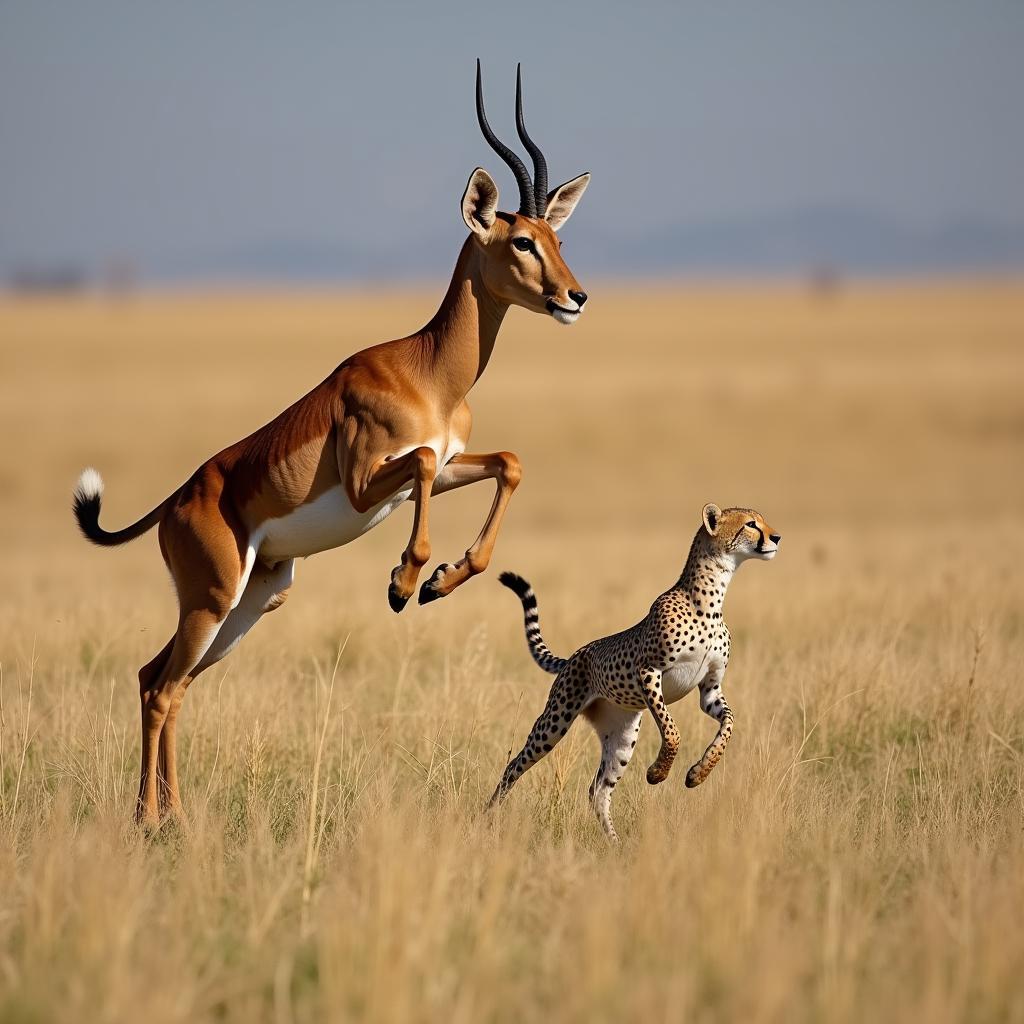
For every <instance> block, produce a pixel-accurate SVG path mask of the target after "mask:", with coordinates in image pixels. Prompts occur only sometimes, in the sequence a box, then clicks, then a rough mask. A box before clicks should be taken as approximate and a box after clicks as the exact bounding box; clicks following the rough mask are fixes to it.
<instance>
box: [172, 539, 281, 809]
mask: <svg viewBox="0 0 1024 1024" xmlns="http://www.w3.org/2000/svg"><path fill="white" fill-rule="evenodd" d="M294 578H295V562H294V560H292V559H288V560H287V561H285V562H279V563H278V564H277V565H276V566H274V567H272V568H271V567H269V566H267V565H265V564H263V563H262V562H260V561H258V560H257V561H256V563H255V564H254V565H253V568H252V571H251V572H250V574H249V579H248V582H247V583H246V585H245V590H244V591H243V592H242V596H241V598H240V599H239V601H238V604H237V605H235V607H234V608H232V609H231V611H230V612H228V615H227V618H226V619H225V620H224V622H223V624H222V625H221V627H220V628H219V629H218V630H217V636H216V637H215V638H214V641H213V643H212V644H210V647H209V648H208V650H207V651H206V653H205V654H204V655H203V657H202V659H201V660H200V661H199V664H198V665H196V667H195V668H194V669H193V670H192V671H191V672H190V673H189V674H188V675H187V676H186V677H185V678H184V679H183V680H182V681H181V682H180V683H179V684H178V686H177V687H176V689H175V691H174V694H173V696H172V697H171V704H170V707H169V708H168V710H167V718H166V720H165V721H164V725H163V729H162V730H161V731H160V751H159V758H158V770H159V781H160V787H159V789H160V794H159V805H160V814H161V817H162V816H164V815H167V814H180V813H181V794H180V792H179V789H178V763H177V751H176V742H175V740H176V733H177V722H178V713H179V712H180V711H181V705H182V702H183V701H184V699H185V693H186V691H187V690H188V688H189V686H190V685H191V684H192V683H193V682H195V680H196V678H197V677H198V676H199V675H200V674H201V673H203V672H205V671H206V670H207V669H208V668H210V667H211V666H213V665H216V664H217V662H218V661H220V660H221V659H223V658H226V657H227V656H228V655H229V654H230V653H231V652H232V651H233V650H234V649H235V648H236V647H237V646H238V644H239V643H240V642H241V640H242V638H243V637H244V636H245V634H246V633H248V632H249V630H250V629H252V627H253V626H254V625H255V624H256V623H257V622H258V621H259V619H260V618H261V617H262V616H263V615H265V614H266V613H267V612H271V611H273V610H274V609H275V608H280V607H281V605H282V604H284V602H285V600H286V599H287V597H288V591H289V589H290V588H291V585H292V580H293V579H294Z"/></svg>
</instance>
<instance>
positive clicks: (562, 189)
mask: <svg viewBox="0 0 1024 1024" xmlns="http://www.w3.org/2000/svg"><path fill="white" fill-rule="evenodd" d="M589 184H590V172H589V171H586V172H584V173H583V174H581V175H580V176H579V177H578V178H572V179H571V180H570V181H567V182H565V184H564V185H559V186H558V188H556V189H555V190H554V191H553V192H549V193H548V208H547V213H545V214H544V219H545V220H546V221H547V222H548V226H549V227H550V228H551V230H552V231H557V230H558V229H559V228H560V227H561V226H562V225H563V224H564V223H565V222H566V221H567V220H568V219H569V218H570V217H571V216H572V211H573V210H575V209H576V204H577V203H578V202H579V201H580V198H581V197H582V195H583V193H584V192H586V190H587V186H588V185H589Z"/></svg>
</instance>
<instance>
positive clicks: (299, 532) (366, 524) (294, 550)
mask: <svg viewBox="0 0 1024 1024" xmlns="http://www.w3.org/2000/svg"><path fill="white" fill-rule="evenodd" d="M443 444H444V442H443V441H442V440H441V439H440V438H434V439H432V440H430V441H427V442H426V447H429V448H433V449H434V451H435V452H436V453H437V457H438V462H439V465H438V468H439V469H440V467H441V466H443V465H445V464H446V463H447V462H448V461H449V459H451V458H453V457H454V456H456V455H458V454H459V453H460V452H461V451H462V450H463V447H462V445H463V442H460V441H458V440H457V439H456V438H454V437H453V438H451V439H450V440H449V441H448V443H447V445H446V446H445V447H444V448H442V445H443ZM414 447H416V446H415V445H412V446H410V447H408V448H403V449H401V450H400V451H396V452H395V455H394V457H395V458H397V457H398V456H400V455H404V454H406V452H410V451H412V449H413V448H414ZM410 494H412V484H409V486H408V487H403V488H402V490H400V491H396V492H395V493H394V494H393V495H392V496H391V497H390V498H386V499H385V500H384V501H382V502H381V503H380V504H379V505H375V506H374V507H373V508H371V509H370V510H369V511H368V512H357V511H356V510H355V509H354V508H353V507H352V502H350V501H349V500H348V494H346V493H345V488H344V487H343V486H342V485H341V484H339V485H338V486H337V487H332V488H331V489H330V490H329V491H324V493H323V494H321V495H320V497H319V498H317V499H316V500H315V501H310V502H307V503H306V504H305V505H300V506H299V507H298V508H297V509H295V510H294V511H293V512H289V513H288V515H286V516H281V517H280V518H278V519H268V520H266V522H264V523H263V524H262V525H261V526H260V528H259V530H258V532H257V534H258V535H257V539H258V542H259V543H258V550H259V553H260V556H261V557H262V558H264V560H265V561H268V562H275V561H282V560H283V559H285V558H305V557H307V556H308V555H315V554H317V552H320V551H329V550H330V549H331V548H338V547H341V546H342V544H348V543H349V542H350V541H353V540H355V539H356V538H357V537H361V536H362V535H363V534H364V533H366V532H367V531H368V530H372V529H373V528H374V527H375V526H378V525H379V524H380V523H382V522H384V520H385V519H387V517H388V516H389V515H391V513H392V512H394V511H395V509H396V508H398V506H399V505H401V504H402V503H403V502H404V501H406V499H407V498H408V497H409V495H410Z"/></svg>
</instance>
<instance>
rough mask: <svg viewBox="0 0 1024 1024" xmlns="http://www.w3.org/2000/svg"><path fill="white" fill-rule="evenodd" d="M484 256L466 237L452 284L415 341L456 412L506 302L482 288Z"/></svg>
mask: <svg viewBox="0 0 1024 1024" xmlns="http://www.w3.org/2000/svg"><path fill="white" fill-rule="evenodd" d="M482 259H483V257H482V254H481V252H480V250H479V249H478V248H477V246H476V245H475V244H474V242H473V239H472V237H470V238H467V239H466V243H465V245H463V247H462V251H461V252H460V253H459V258H458V261H457V262H456V264H455V272H454V273H453V274H452V280H451V284H450V285H448V291H447V293H446V294H445V297H444V299H443V300H442V302H441V306H440V308H439V309H438V311H437V312H436V313H435V314H434V316H433V318H432V319H431V321H430V323H428V324H427V325H426V327H424V328H423V330H421V331H420V332H419V333H418V334H417V335H416V338H417V340H419V341H420V342H421V344H422V345H423V346H424V357H425V362H426V365H427V371H428V373H429V374H430V376H431V378H432V383H433V385H434V387H435V388H436V389H437V390H438V391H439V392H440V397H442V400H444V401H445V402H446V404H448V405H449V406H450V407H452V408H454V407H455V406H456V405H458V404H459V402H461V401H462V400H463V399H464V398H465V397H466V395H467V393H468V392H469V389H470V388H471V387H472V386H473V385H474V384H475V383H476V382H477V380H479V378H480V375H481V374H482V373H483V372H484V369H485V368H486V367H487V362H488V360H489V359H490V358H491V352H493V351H494V341H495V339H496V338H497V336H498V329H499V328H500V327H501V321H502V320H503V319H504V316H505V313H506V312H507V311H508V303H505V302H501V301H500V300H498V299H496V298H495V297H494V296H493V295H492V294H491V293H490V292H489V291H488V290H487V288H486V287H485V286H484V282H483V273H482V270H483V268H482V265H481V264H482Z"/></svg>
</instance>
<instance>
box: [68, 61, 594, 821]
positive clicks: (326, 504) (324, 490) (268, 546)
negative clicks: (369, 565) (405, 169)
mask: <svg viewBox="0 0 1024 1024" xmlns="http://www.w3.org/2000/svg"><path fill="white" fill-rule="evenodd" d="M476 111H477V118H478V120H479V122H480V129H481V131H482V132H483V134H484V138H485V139H486V140H487V142H488V143H489V144H490V146H491V147H492V148H493V149H494V150H495V152H497V153H498V154H499V156H501V158H502V160H504V161H505V163H506V164H508V166H509V168H511V170H512V172H513V174H514V175H515V178H516V182H517V184H518V186H519V210H518V212H517V213H514V214H512V213H501V212H500V211H499V210H498V188H497V186H496V185H495V184H494V181H493V179H492V178H491V176H490V175H489V174H488V173H487V172H486V171H485V170H483V168H480V167H478V168H477V169H476V170H475V171H473V173H472V175H470V178H469V184H468V185H467V186H466V191H465V193H464V194H463V197H462V217H463V220H464V221H465V222H466V226H467V227H468V228H469V231H470V234H469V237H468V238H467V239H466V242H465V244H464V245H463V246H462V251H461V252H460V253H459V258H458V260H457V262H456V264H455V272H454V274H453V275H452V280H451V284H450V285H449V286H448V291H447V293H446V294H445V297H444V299H443V301H442V302H441V306H440V308H439V309H438V311H437V313H435V314H434V316H433V318H432V319H431V320H430V322H429V323H428V324H427V325H426V326H425V327H424V328H423V329H422V330H420V331H417V332H416V333H415V334H411V335H409V336H408V337H406V338H401V339H399V340H397V341H389V342H387V343H385V344H382V345H375V346H374V347H372V348H368V349H365V350H363V351H362V352H358V353H357V354H356V355H354V356H350V357H349V358H348V359H346V360H345V361H344V362H343V363H342V364H341V365H340V366H339V367H338V368H337V369H336V370H335V371H334V372H333V373H331V375H330V376H329V377H328V378H327V379H326V380H325V381H323V383H321V384H319V385H317V387H315V388H314V389H313V390H312V391H311V392H309V394H308V395H306V396H305V397H304V398H300V399H299V400H298V401H297V402H296V403H295V404H294V405H292V406H290V407H289V408H288V409H286V410H285V411H284V412H283V413H281V415H280V416H278V417H277V418H276V419H274V420H272V421H271V422H270V423H268V424H267V425H266V426H264V427H261V428H260V429H259V430H257V431H256V432H255V433H254V434H250V435H249V437H247V438H245V439H244V440H242V441H239V442H238V443H237V444H233V445H231V446H230V447H229V448H225V449H224V450H223V451H222V452H220V453H219V454H218V455H215V456H213V458H211V459H209V460H208V461H207V462H204V463H203V465H201V466H200V467H199V469H197V470H196V472H195V473H194V474H193V475H192V476H191V477H190V478H189V479H188V480H187V481H186V482H185V483H184V484H183V485H182V486H181V487H179V488H178V489H177V490H175V491H174V493H173V494H171V495H170V496H169V497H168V498H166V499H165V500H164V501H162V502H161V503H160V504H159V505H157V507H156V508H154V509H153V510H152V511H151V512H149V513H147V514H146V515H145V516H143V517H142V519H140V520H139V521H138V522H137V523H134V524H133V525H131V526H128V527H126V528H125V529H123V530H119V531H117V532H115V533H109V532H107V531H106V530H104V529H102V528H101V527H100V525H99V513H100V496H101V494H102V491H103V483H102V481H101V480H100V477H99V474H98V473H96V471H95V470H92V469H87V470H85V472H84V473H82V476H81V478H80V479H79V482H78V487H77V489H76V491H75V498H74V512H75V516H76V518H77V519H78V524H79V526H80V527H81V529H82V532H83V533H84V534H85V536H86V537H87V538H88V539H89V540H91V541H93V543H95V544H101V545H107V546H110V545H115V544H123V543H125V542H126V541H130V540H134V539H135V538H136V537H139V536H141V535H142V534H143V533H145V532H146V531H147V530H149V529H151V528H152V527H153V526H156V525H157V524H159V527H160V530H159V537H160V551H161V553H162V555H163V558H164V561H165V562H166V563H167V567H168V568H169V569H170V571H171V575H172V577H173V579H174V583H175V587H176V588H177V593H178V604H179V617H178V628H177V630H176V631H175V633H174V636H172V637H171V639H170V640H168V641H167V643H166V644H165V645H164V648H163V650H161V651H160V653H159V654H157V655H156V657H155V658H153V660H152V661H150V662H149V663H148V664H147V665H144V666H143V667H142V669H140V671H139V685H140V693H141V698H142V771H141V780H140V783H139V798H138V805H137V809H136V819H137V820H138V821H139V822H140V823H142V824H146V825H152V824H155V823H157V822H158V821H159V820H160V817H161V815H162V814H166V813H174V812H177V811H179V810H180V807H181V800H180V796H179V793H178V773H177V767H176V762H175V742H174V740H175V723H176V719H177V716H178V712H179V709H180V707H181V703H182V700H183V698H184V696H185V691H186V690H187V688H188V686H189V685H190V684H191V682H192V681H193V680H194V679H195V678H196V677H197V676H198V675H199V674H200V673H201V672H203V671H204V670H205V669H207V668H209V667H210V666H211V665H213V664H215V663H216V662H218V661H220V660H221V658H223V657H225V656H226V655H227V654H228V653H229V652H230V651H231V650H232V649H233V648H234V647H235V646H236V645H237V644H238V642H239V641H240V640H241V639H242V637H243V636H245V634H246V633H247V632H248V631H249V630H250V629H251V628H252V626H253V625H254V624H255V622H256V621H257V619H259V618H260V616H261V615H263V614H264V613H265V612H269V611H272V610H273V609H274V608H277V607H279V606H280V605H281V604H282V603H283V602H284V600H285V598H286V596H287V594H288V589H289V587H290V586H291V583H292V578H293V571H294V560H295V559H296V558H303V557H305V556H307V555H312V554H316V553H317V552H318V551H326V550H327V549H329V548H335V547H340V546H341V545H342V544H347V543H349V542H350V541H352V540H355V538H356V537H359V536H361V535H362V534H364V533H366V532H367V530H370V529H372V528H373V527H374V526H376V525H377V524H378V523H380V522H382V521H383V520H384V519H385V518H387V516H389V515H390V514H391V513H392V512H393V511H394V510H395V509H396V508H397V507H398V506H399V505H401V504H402V502H404V501H405V500H406V499H407V498H410V497H411V498H412V500H413V503H414V506H415V508H414V512H413V523H412V534H411V536H410V538H409V543H408V545H407V546H406V548H405V551H403V552H402V559H401V564H400V565H398V566H397V567H396V568H395V569H394V571H393V572H392V573H391V583H390V586H389V588H388V601H389V602H390V604H391V607H392V608H393V609H394V610H395V611H396V612H399V611H401V610H402V608H404V607H405V604H406V602H407V601H408V600H409V598H410V597H411V596H412V594H413V592H414V590H415V589H416V582H417V577H418V576H419V573H420V570H421V569H422V567H423V566H424V564H426V562H427V560H428V559H429V557H430V535H429V529H428V523H429V512H430V499H431V497H432V496H433V495H436V494H443V493H444V492H445V491H451V490H454V489H455V488H457V487H465V486H466V485H467V484H474V483H478V482H480V481H483V480H494V481H496V483H497V492H496V494H495V497H494V501H493V503H492V505H491V508H490V511H489V512H488V514H487V518H486V519H485V521H484V525H483V527H482V529H481V530H480V534H479V536H478V537H477V538H476V540H475V541H473V543H472V544H471V545H470V547H469V548H468V550H467V551H466V553H465V555H464V556H463V557H462V558H461V559H460V560H459V561H458V562H456V563H455V564H454V565H452V564H449V563H445V564H443V565H441V566H439V567H438V568H437V570H436V571H435V572H434V574H433V575H432V576H431V577H430V579H429V580H428V581H427V582H425V583H424V584H423V586H422V587H421V588H420V592H419V602H420V604H426V603H427V602H428V601H434V600H436V599H437V598H440V597H446V596H447V595H448V594H450V593H451V592H452V591H453V590H454V589H455V588H456V587H458V586H460V585H461V584H463V583H465V581H466V580H467V579H469V577H470V576H473V575H475V574H476V573H479V572H482V571H483V570H484V569H486V568H487V564H488V562H489V561H490V558H491V551H492V549H493V547H494V542H495V538H496V537H497V535H498V530H499V529H500V527H501V520H502V516H503V515H504V513H505V509H506V507H507V506H508V502H509V499H510V498H511V497H512V492H513V491H514V490H515V488H516V486H517V484H518V483H519V479H520V475H521V470H520V466H519V460H518V458H516V456H515V455H513V454H512V453H511V452H493V453H491V454H489V455H474V454H469V453H468V452H466V450H465V449H466V445H467V443H468V441H469V432H470V425H471V415H470V411H469V406H468V405H467V404H466V394H467V393H468V392H469V390H470V388H471V387H472V386H473V384H474V383H475V382H476V381H477V380H478V378H479V377H480V375H481V374H482V373H483V371H484V368H485V367H486V366H487V361H488V359H489V358H490V356H491V351H492V349H493V347H494V341H495V338H496V336H497V333H498V328H499V327H500V326H501V322H502V318H503V317H504V316H505V313H506V311H507V310H508V308H509V306H512V305H516V306H523V307H525V308H526V309H529V310H533V311H534V312H535V313H544V314H547V315H549V316H551V317H553V318H554V319H555V320H556V321H558V322H559V323H562V324H571V323H574V322H575V321H576V320H577V319H578V318H579V316H580V314H581V313H582V312H583V305H584V303H585V302H586V300H587V296H586V294H585V293H584V292H583V291H582V290H581V289H580V286H579V284H578V283H577V281H576V278H575V277H574V276H573V274H572V271H571V270H570V269H569V268H568V267H567V266H566V264H565V262H564V260H563V259H562V257H561V254H560V253H559V243H558V240H557V238H556V237H555V232H556V231H557V230H558V229H559V228H560V227H561V226H562V225H563V224H564V223H565V222H566V220H568V218H569V216H570V214H571V213H572V211H573V210H574V209H575V207H576V204H577V203H578V202H579V199H580V197H581V196H582V195H583V192H584V190H585V189H586V187H587V184H588V183H589V181H590V175H589V174H581V175H579V176H578V177H576V178H572V179H571V180H569V181H567V182H565V183H564V184H563V185H559V186H558V188H556V189H554V191H552V192H550V193H549V192H548V190H547V165H546V163H545V160H544V156H543V154H542V153H541V151H540V149H539V148H538V147H537V145H536V144H535V143H534V142H533V140H532V139H531V138H530V136H529V135H528V134H527V131H526V126H525V124H524V122H523V109H522V80H521V77H520V75H519V72H518V71H517V75H516V127H517V129H518V132H519V138H520V139H521V140H522V143H523V145H524V146H525V147H526V149H527V150H528V151H529V153H530V155H531V157H532V158H533V180H532V181H531V180H530V174H529V172H528V171H527V169H526V167H525V165H524V164H523V162H522V161H521V160H520V159H519V158H518V157H517V156H516V155H515V153H513V151H512V150H511V149H509V148H508V147H507V146H506V145H504V144H503V143H502V142H501V141H500V140H499V139H498V138H497V136H495V134H494V132H493V131H492V130H491V128H490V125H489V124H488V123H487V116H486V114H485V112H484V101H483V90H482V86H481V81H480V62H479V61H477V70H476Z"/></svg>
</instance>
